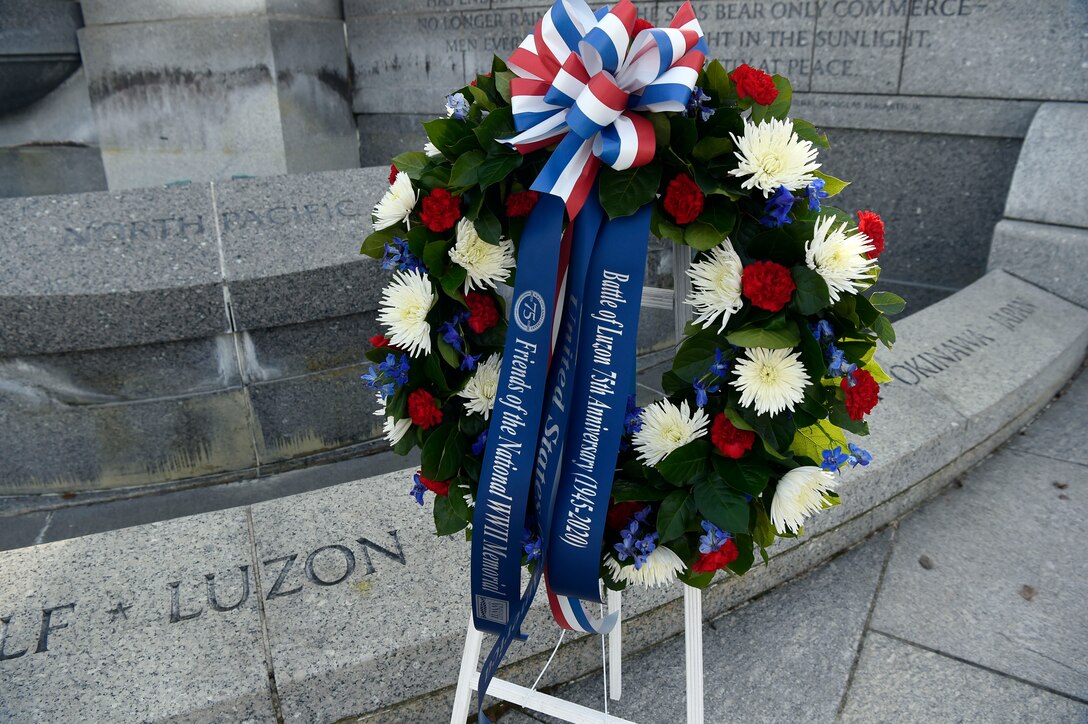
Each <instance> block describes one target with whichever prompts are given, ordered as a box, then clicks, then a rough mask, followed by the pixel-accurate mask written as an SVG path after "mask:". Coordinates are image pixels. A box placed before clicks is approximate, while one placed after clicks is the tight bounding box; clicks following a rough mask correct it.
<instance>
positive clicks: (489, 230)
mask: <svg viewBox="0 0 1088 724" xmlns="http://www.w3.org/2000/svg"><path fill="white" fill-rule="evenodd" d="M474 226H475V227H476V233H477V234H479V235H480V238H481V239H483V240H484V241H486V242H487V243H488V244H496V245H497V244H498V243H499V241H500V240H501V239H502V222H500V221H499V220H498V218H496V216H495V215H494V214H493V213H491V212H490V211H489V210H488V209H486V208H485V209H483V210H482V211H481V212H480V215H479V217H477V219H476V221H475V222H474Z"/></svg>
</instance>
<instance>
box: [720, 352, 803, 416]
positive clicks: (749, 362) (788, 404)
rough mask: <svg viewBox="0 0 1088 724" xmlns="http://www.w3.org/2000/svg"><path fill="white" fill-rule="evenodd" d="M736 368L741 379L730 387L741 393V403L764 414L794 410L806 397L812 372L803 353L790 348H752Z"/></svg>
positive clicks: (735, 372) (736, 372)
mask: <svg viewBox="0 0 1088 724" xmlns="http://www.w3.org/2000/svg"><path fill="white" fill-rule="evenodd" d="M744 354H745V356H744V357H743V358H741V359H740V360H738V361H737V363H736V364H735V365H733V374H735V375H736V376H737V378H736V379H735V380H733V381H732V382H731V383H730V384H731V385H733V386H734V387H736V388H737V389H738V390H740V404H742V405H744V406H745V407H755V409H756V412H758V413H759V414H761V415H777V414H778V413H780V412H782V411H783V410H789V411H791V412H792V411H793V408H794V406H795V405H796V404H797V403H799V402H800V401H801V400H803V399H804V397H805V387H806V386H808V383H809V378H808V373H807V372H805V366H804V365H803V364H801V355H800V353H797V352H794V351H793V350H790V349H766V348H765V347H751V348H749V349H747V350H745V352H744Z"/></svg>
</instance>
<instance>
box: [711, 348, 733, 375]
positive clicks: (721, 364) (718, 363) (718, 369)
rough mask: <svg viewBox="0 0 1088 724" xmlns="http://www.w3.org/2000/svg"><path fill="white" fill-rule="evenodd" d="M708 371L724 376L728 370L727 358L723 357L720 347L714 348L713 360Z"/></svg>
mask: <svg viewBox="0 0 1088 724" xmlns="http://www.w3.org/2000/svg"><path fill="white" fill-rule="evenodd" d="M709 371H710V373H711V374H715V375H717V376H718V377H725V373H726V372H728V371H729V360H727V359H725V357H724V355H723V354H722V348H721V347H716V348H715V349H714V362H713V364H711V365H710V370H709Z"/></svg>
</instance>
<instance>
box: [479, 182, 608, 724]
mask: <svg viewBox="0 0 1088 724" xmlns="http://www.w3.org/2000/svg"><path fill="white" fill-rule="evenodd" d="M551 198H555V197H551ZM538 205H539V204H538ZM559 214H560V216H562V210H560V212H559ZM603 217H604V212H603V210H602V209H601V207H600V204H592V205H587V207H586V208H585V209H583V211H582V213H581V214H579V215H578V218H577V219H576V220H575V222H574V234H573V239H572V242H571V256H570V267H569V270H568V272H567V290H566V299H565V302H564V305H563V319H562V325H561V327H560V331H559V339H558V340H557V344H556V348H555V353H554V355H553V356H552V360H553V363H552V365H551V368H550V369H549V371H548V386H547V390H548V397H547V401H546V409H545V412H544V415H543V418H542V420H543V423H542V426H541V427H542V429H541V432H540V439H539V445H538V447H537V448H536V460H535V465H534V468H533V485H532V490H533V497H532V507H531V511H530V513H533V514H535V517H536V520H537V524H538V526H539V529H538V530H537V531H536V532H537V533H538V534H539V535H540V559H539V560H538V561H537V562H536V565H535V566H534V567H533V572H532V575H531V576H530V577H529V584H528V585H527V586H526V588H525V595H524V596H522V598H521V600H520V601H519V602H518V604H517V607H516V609H515V610H514V615H513V617H512V619H511V620H510V621H509V622H508V623H507V625H506V626H504V627H503V630H502V631H501V633H500V634H499V637H498V640H497V641H496V642H495V644H494V646H493V647H492V648H491V651H490V652H489V653H488V655H487V658H486V659H485V660H484V665H483V666H482V667H481V669H480V683H479V687H478V689H479V692H480V712H479V715H478V721H479V724H485V723H486V722H487V718H486V717H485V716H484V714H483V700H484V696H485V695H486V693H487V688H488V687H489V686H490V685H491V680H492V679H493V678H494V676H495V673H496V672H497V671H498V668H499V664H501V663H502V660H503V658H504V657H505V656H506V652H507V650H508V649H509V648H510V644H511V643H513V641H514V638H516V637H518V636H519V634H518V632H519V631H520V630H521V624H522V623H523V622H524V621H525V616H526V615H527V614H528V613H529V607H530V606H531V605H532V602H533V597H534V596H535V595H536V591H537V588H538V586H539V585H540V579H541V576H542V575H543V573H544V561H545V560H547V555H548V534H547V531H548V530H549V526H550V525H551V513H552V507H553V506H554V504H555V493H556V485H555V483H556V481H557V480H558V477H559V475H558V472H559V466H560V464H561V463H562V455H563V445H564V442H565V440H566V435H565V432H566V426H567V419H568V417H569V414H570V409H571V404H570V400H571V391H572V389H573V387H574V367H575V355H576V353H577V340H578V327H579V325H580V323H581V309H582V290H583V288H584V287H585V278H586V272H587V271H588V268H589V260H590V254H591V253H592V251H593V243H594V240H595V239H596V237H597V231H598V229H599V228H600V226H601V222H602V220H603ZM528 228H529V226H528V225H526V229H528ZM527 238H528V234H526V235H525V236H523V237H522V241H521V248H522V249H523V250H524V249H525V242H526V239H527ZM552 241H553V243H554V240H552ZM519 258H520V257H519ZM526 271H528V270H526ZM522 273H523V272H522V271H521V269H519V270H518V282H519V283H520V282H521V281H522ZM514 298H515V299H517V290H515V297H514ZM499 389H500V390H501V389H504V388H503V387H502V381H501V379H500V383H499ZM490 436H491V432H490V431H488V439H490ZM485 470H486V467H485ZM481 486H482V482H481ZM479 509H480V499H479V497H477V501H476V510H477V514H479ZM473 537H474V538H475V535H474V536H473ZM519 542H520V541H519ZM511 555H512V556H516V557H517V559H518V562H519V563H520V560H521V550H520V547H519V549H518V550H516V551H513V552H512V553H511ZM475 567H476V559H475V557H474V558H473V571H475ZM474 575H475V573H474ZM474 580H475V579H474ZM473 594H474V595H475V588H474V589H473Z"/></svg>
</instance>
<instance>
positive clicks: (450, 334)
mask: <svg viewBox="0 0 1088 724" xmlns="http://www.w3.org/2000/svg"><path fill="white" fill-rule="evenodd" d="M455 324H456V323H455V322H443V323H442V324H440V325H439V327H438V332H439V333H440V334H441V335H442V341H444V342H445V343H446V344H448V345H449V346H451V347H453V348H454V349H455V350H457V351H458V352H463V351H464V348H463V347H462V346H461V345H462V343H463V342H464V339H463V338H462V337H461V333H460V332H459V331H458V330H457V327H456V326H454V325H455Z"/></svg>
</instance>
